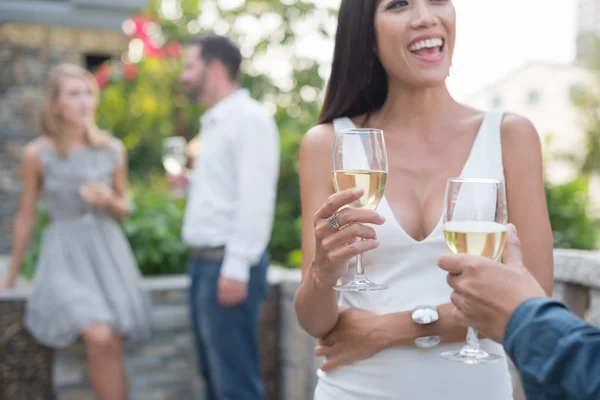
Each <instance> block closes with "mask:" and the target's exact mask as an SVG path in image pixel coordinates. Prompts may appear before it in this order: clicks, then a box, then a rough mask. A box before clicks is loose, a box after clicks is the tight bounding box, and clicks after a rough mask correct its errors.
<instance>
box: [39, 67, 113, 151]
mask: <svg viewBox="0 0 600 400" xmlns="http://www.w3.org/2000/svg"><path fill="white" fill-rule="evenodd" d="M64 78H80V79H83V80H84V81H85V82H86V83H87V85H88V88H89V90H90V93H91V94H92V96H94V99H95V100H96V102H97V101H98V92H99V88H98V84H97V83H96V79H94V76H93V75H92V74H91V73H90V72H89V71H87V70H86V69H85V68H82V67H80V66H78V65H75V64H66V63H65V64H59V65H57V66H56V67H54V68H52V69H51V70H50V72H49V73H48V78H47V79H46V85H45V88H44V105H43V108H42V112H41V114H40V125H41V130H42V134H43V135H44V136H46V137H48V138H49V139H51V140H52V141H53V142H54V144H55V145H56V150H57V152H58V154H59V155H60V157H63V158H64V157H66V156H67V150H68V149H67V145H68V143H66V140H65V139H64V135H63V129H62V121H61V118H60V116H59V115H58V114H57V113H56V112H55V111H54V110H53V105H54V103H55V102H56V100H57V98H58V96H59V94H60V89H61V83H62V80H63V79H64ZM85 137H86V140H87V142H88V144H89V145H90V146H91V147H95V148H99V147H104V146H107V145H108V144H109V143H110V140H111V135H110V134H109V133H108V132H106V131H103V130H101V129H99V128H98V126H96V122H95V121H93V120H92V121H91V122H90V123H88V125H87V126H86V129H85Z"/></svg>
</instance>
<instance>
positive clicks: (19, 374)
mask: <svg viewBox="0 0 600 400" xmlns="http://www.w3.org/2000/svg"><path fill="white" fill-rule="evenodd" d="M24 309H25V296H20V295H18V294H13V295H11V296H10V297H9V296H3V297H1V298H0V399H2V400H23V399H28V400H29V399H31V400H52V399H54V396H53V393H52V350H51V349H49V348H46V347H43V346H40V345H39V344H37V343H36V342H35V340H34V339H33V338H32V337H31V335H30V334H29V333H28V332H27V331H26V330H25V328H24V326H23V313H24Z"/></svg>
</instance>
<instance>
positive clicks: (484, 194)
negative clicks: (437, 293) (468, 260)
mask: <svg viewBox="0 0 600 400" xmlns="http://www.w3.org/2000/svg"><path fill="white" fill-rule="evenodd" d="M506 224H507V210H506V191H505V188H504V181H500V180H495V179H462V178H451V179H449V180H448V183H447V185H446V197H445V203H444V238H445V240H446V246H447V247H448V250H450V252H451V253H454V254H461V253H465V254H472V255H476V256H484V257H489V258H491V259H493V260H496V261H497V260H499V259H500V258H501V257H502V253H503V251H504V243H505V237H506V229H507V226H506ZM441 357H442V358H443V359H445V360H449V361H455V362H460V363H465V364H488V363H493V362H496V361H499V360H501V359H502V356H500V355H498V354H491V353H488V352H485V351H483V350H482V349H481V348H480V347H479V338H478V334H477V331H476V330H474V329H473V328H468V329H467V340H466V342H465V345H464V346H463V347H462V348H461V349H460V350H458V351H448V352H445V353H442V354H441Z"/></svg>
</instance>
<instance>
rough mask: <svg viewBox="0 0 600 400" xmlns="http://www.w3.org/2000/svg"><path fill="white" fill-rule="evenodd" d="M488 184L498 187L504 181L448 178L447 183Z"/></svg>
mask: <svg viewBox="0 0 600 400" xmlns="http://www.w3.org/2000/svg"><path fill="white" fill-rule="evenodd" d="M450 182H452V183H489V184H496V185H500V184H503V183H504V181H503V180H500V179H491V178H460V177H458V178H457V177H454V178H448V183H450Z"/></svg>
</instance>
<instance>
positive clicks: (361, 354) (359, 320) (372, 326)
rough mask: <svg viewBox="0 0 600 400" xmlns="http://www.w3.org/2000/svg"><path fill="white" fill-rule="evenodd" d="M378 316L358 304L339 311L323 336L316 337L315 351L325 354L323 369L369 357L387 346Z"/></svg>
mask: <svg viewBox="0 0 600 400" xmlns="http://www.w3.org/2000/svg"><path fill="white" fill-rule="evenodd" d="M383 329H384V327H383V326H382V324H381V317H380V316H379V315H377V314H374V313H372V312H370V311H367V310H363V309H360V308H350V309H348V310H346V311H343V312H341V313H340V315H339V318H338V321H337V323H336V325H335V327H334V328H333V331H331V332H330V333H329V334H328V335H327V336H326V337H324V338H322V339H320V340H319V345H318V346H317V347H316V348H315V355H317V356H320V357H326V358H327V360H326V361H325V363H323V365H322V366H321V369H322V370H323V371H330V370H332V369H335V368H338V367H341V366H343V365H349V364H352V363H355V362H357V361H361V360H366V359H368V358H371V357H372V356H374V355H375V354H376V353H378V352H379V351H381V350H383V349H385V348H386V347H387V344H386V339H385V337H386V335H385V333H384V332H383Z"/></svg>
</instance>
